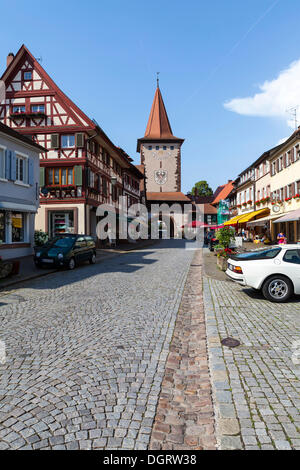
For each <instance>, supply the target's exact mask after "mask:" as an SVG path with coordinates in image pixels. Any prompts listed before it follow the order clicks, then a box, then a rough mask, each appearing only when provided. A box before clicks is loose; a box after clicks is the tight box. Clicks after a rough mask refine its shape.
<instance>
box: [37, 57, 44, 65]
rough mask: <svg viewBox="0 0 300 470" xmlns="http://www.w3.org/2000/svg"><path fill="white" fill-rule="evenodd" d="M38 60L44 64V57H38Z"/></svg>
mask: <svg viewBox="0 0 300 470" xmlns="http://www.w3.org/2000/svg"><path fill="white" fill-rule="evenodd" d="M36 60H38V61H39V62H40V64H41V63H42V62H43V57H42V56H41V57H37V58H36Z"/></svg>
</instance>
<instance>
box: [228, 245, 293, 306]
mask: <svg viewBox="0 0 300 470" xmlns="http://www.w3.org/2000/svg"><path fill="white" fill-rule="evenodd" d="M226 274H227V276H228V277H230V279H231V280H232V281H235V282H237V283H238V284H240V285H242V286H249V287H252V288H253V289H260V290H262V293H263V295H264V297H265V298H266V299H268V300H271V302H285V301H286V300H288V299H289V298H290V297H291V295H292V294H300V245H276V246H271V247H269V248H263V249H259V250H253V251H248V252H246V253H240V254H237V255H231V257H230V258H229V259H228V267H227V270H226Z"/></svg>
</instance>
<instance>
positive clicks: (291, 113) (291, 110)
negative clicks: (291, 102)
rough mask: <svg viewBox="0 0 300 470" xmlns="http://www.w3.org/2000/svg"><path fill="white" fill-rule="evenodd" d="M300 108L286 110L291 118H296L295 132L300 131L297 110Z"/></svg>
mask: <svg viewBox="0 0 300 470" xmlns="http://www.w3.org/2000/svg"><path fill="white" fill-rule="evenodd" d="M298 108H299V106H294V107H292V108H288V109H287V110H286V112H287V113H289V114H290V115H291V116H293V118H294V123H295V131H296V130H297V129H298V121H297V109H298Z"/></svg>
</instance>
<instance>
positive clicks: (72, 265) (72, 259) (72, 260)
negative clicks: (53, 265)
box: [68, 258, 76, 269]
mask: <svg viewBox="0 0 300 470" xmlns="http://www.w3.org/2000/svg"><path fill="white" fill-rule="evenodd" d="M75 266H76V263H75V259H74V258H70V260H69V263H68V268H69V269H74V268H75Z"/></svg>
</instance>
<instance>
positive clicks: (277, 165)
mask: <svg viewBox="0 0 300 470" xmlns="http://www.w3.org/2000/svg"><path fill="white" fill-rule="evenodd" d="M276 171H277V173H278V171H279V158H278V159H277V160H276Z"/></svg>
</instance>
